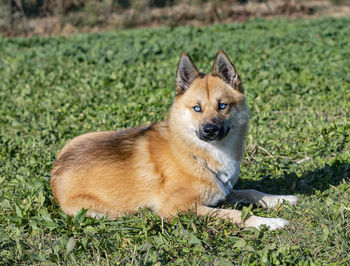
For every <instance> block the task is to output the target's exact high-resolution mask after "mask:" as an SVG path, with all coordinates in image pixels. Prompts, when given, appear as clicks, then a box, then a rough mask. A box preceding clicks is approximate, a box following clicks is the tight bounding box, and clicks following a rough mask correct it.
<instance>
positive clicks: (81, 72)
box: [0, 18, 350, 265]
mask: <svg viewBox="0 0 350 266" xmlns="http://www.w3.org/2000/svg"><path fill="white" fill-rule="evenodd" d="M349 23H350V18H339V19H333V18H322V19H317V20H271V21H265V20H251V21H249V22H248V23H245V24H232V25H214V26H210V27H201V28H189V27H178V28H159V29H142V30H131V31H119V32H111V33H107V34H91V35H75V36H71V37H67V38H65V37H51V38H41V37H34V38H30V39H22V38H17V39H5V38H1V37H0V53H1V64H0V80H1V82H0V102H1V104H0V186H1V189H0V262H1V263H2V264H47V263H50V262H51V263H55V264H67V263H68V264H148V265H149V264H156V263H157V264H158V265H159V264H165V263H174V264H203V263H204V264H217V265H226V264H230V263H233V264H258V265H271V264H306V265H318V264H331V263H334V264H343V265H346V264H349V263H350V260H349V257H348V254H349V253H350V244H349V243H350V203H349V202H350V201H349V197H350V195H349V194H350V185H349V177H350V175H349V171H350V134H349V132H350V112H349V110H350V85H349V84H350V75H349V72H350V61H349V58H350V45H349V44H350V28H349V27H348V25H349ZM219 49H224V50H225V51H226V53H227V54H228V55H229V56H230V58H231V59H232V61H233V62H234V63H235V65H236V67H237V69H238V71H239V72H240V74H241V76H242V79H243V81H244V84H245V89H246V92H247V97H248V100H249V108H250V110H251V112H250V130H249V135H248V138H247V144H246V153H245V159H244V161H243V163H242V170H241V180H240V182H239V184H238V186H237V187H238V188H248V187H249V188H255V189H259V190H262V191H264V192H271V193H276V194H284V193H288V194H294V195H298V196H299V197H300V199H301V200H300V204H299V205H298V206H296V207H291V206H288V205H287V206H284V207H280V208H276V209H274V210H263V209H261V208H254V209H253V212H254V213H255V214H257V215H261V216H267V217H277V216H279V217H283V218H285V219H288V220H290V221H291V226H289V227H288V228H287V229H285V230H281V231H274V232H270V231H267V230H266V228H264V229H262V230H261V231H257V230H255V229H251V228H247V229H243V228H240V227H239V226H237V225H234V224H232V223H230V222H227V221H221V220H216V219H212V218H208V217H204V218H196V217H195V216H194V215H193V214H181V215H179V217H176V218H174V219H173V221H172V222H165V221H162V220H161V219H160V218H159V217H156V216H154V215H153V214H152V213H150V212H149V211H148V210H141V211H140V212H139V213H138V214H135V215H130V216H125V217H123V218H121V219H119V220H117V221H107V220H95V219H91V218H86V217H85V212H84V211H81V213H79V214H78V215H77V216H76V217H67V216H66V215H65V214H64V213H63V212H62V211H61V210H60V208H59V206H58V205H57V203H56V202H55V201H54V198H53V196H52V194H51V190H50V187H49V178H50V170H51V168H52V164H53V161H54V159H55V156H56V154H57V152H58V151H59V149H60V148H61V147H62V146H63V145H64V143H65V142H67V141H68V140H69V139H71V138H73V137H74V136H77V135H80V134H82V133H85V132H89V131H97V130H107V129H121V128H127V127H134V126H136V125H140V124H149V123H153V122H155V121H158V120H161V119H165V118H166V116H167V109H168V106H169V104H170V103H171V101H172V97H173V95H174V77H175V71H176V66H177V62H178V59H179V56H180V54H181V53H182V52H183V51H187V52H189V54H190V55H191V56H192V58H193V59H194V61H195V62H196V64H197V66H198V67H199V68H200V69H202V70H203V71H204V72H210V71H211V67H212V64H213V60H214V56H215V54H216V52H217V51H218V50H219ZM237 208H245V206H240V205H239V206H237Z"/></svg>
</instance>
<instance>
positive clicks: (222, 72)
mask: <svg viewBox="0 0 350 266" xmlns="http://www.w3.org/2000/svg"><path fill="white" fill-rule="evenodd" d="M213 75H214V76H218V77H220V78H221V79H223V80H224V81H225V82H226V83H228V84H230V85H231V86H232V87H233V88H234V89H236V90H238V91H240V92H242V93H243V91H244V90H243V86H242V82H241V79H240V78H239V75H238V73H237V71H236V68H235V66H234V65H233V64H232V63H231V62H230V59H228V57H227V55H226V54H225V52H224V51H223V50H220V51H219V52H218V54H217V55H216V58H215V63H214V69H213Z"/></svg>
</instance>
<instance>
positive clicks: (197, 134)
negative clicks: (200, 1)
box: [51, 51, 298, 230]
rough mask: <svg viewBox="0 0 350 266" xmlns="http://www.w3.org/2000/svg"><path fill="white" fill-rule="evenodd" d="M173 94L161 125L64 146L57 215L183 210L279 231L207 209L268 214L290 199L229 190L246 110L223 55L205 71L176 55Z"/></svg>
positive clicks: (254, 219) (56, 179) (258, 220)
mask: <svg viewBox="0 0 350 266" xmlns="http://www.w3.org/2000/svg"><path fill="white" fill-rule="evenodd" d="M175 89H176V93H175V94H176V95H175V99H174V102H173V104H172V106H171V108H170V111H169V117H168V120H165V121H161V122H158V123H155V124H154V125H151V126H149V127H138V128H134V129H127V130H124V131H120V132H116V131H106V132H94V133H88V134H84V135H81V136H78V137H76V138H74V139H73V140H71V141H70V142H68V144H66V146H65V147H64V148H63V149H62V150H61V151H60V153H59V154H58V157H57V160H56V162H55V164H54V168H53V170H52V177H51V188H52V191H53V194H54V196H55V198H56V200H57V201H58V202H59V204H60V206H61V208H62V210H63V211H64V212H65V213H66V214H68V215H75V214H76V213H77V212H78V211H79V210H80V209H82V208H85V209H88V212H87V215H88V216H92V217H101V216H108V217H109V218H111V219H114V218H117V217H118V216H120V215H123V214H125V213H133V212H136V211H137V210H138V209H139V208H141V207H146V208H149V209H151V210H152V211H153V212H154V213H156V214H157V215H159V216H162V217H171V216H172V215H176V214H177V212H179V211H183V210H188V209H191V210H193V211H196V213H197V215H214V216H219V217H222V218H224V219H230V220H231V221H232V222H234V223H238V224H242V226H245V227H256V228H259V227H260V226H261V225H266V226H268V227H269V228H270V230H275V229H279V228H283V227H284V226H286V225H288V221H286V220H284V219H281V218H263V217H258V216H253V215H251V216H248V217H247V218H246V219H245V220H244V221H242V220H241V211H238V210H229V209H219V208H214V207H215V206H216V205H217V204H218V203H219V202H221V201H224V200H226V202H229V203H233V202H237V201H240V202H246V203H252V204H260V205H261V206H263V207H265V208H272V207H275V206H276V205H277V204H278V203H279V202H282V201H288V202H289V203H291V204H296V203H297V201H298V198H297V197H296V196H290V195H281V196H278V195H270V194H265V193H262V192H258V191H256V190H233V186H234V184H235V183H236V182H237V180H238V177H239V170H240V162H241V160H242V156H243V149H244V142H245V137H246V132H247V123H248V110H247V106H246V99H245V95H244V90H243V86H242V82H241V80H240V77H239V75H238V73H237V71H236V68H235V67H234V65H233V64H232V63H231V62H230V60H229V59H228V57H227V56H226V54H225V53H224V52H223V51H220V52H219V53H218V54H217V56H216V59H215V62H214V67H213V72H212V73H210V74H203V73H199V72H198V71H197V68H196V67H195V65H194V64H193V63H192V61H191V59H190V57H189V56H188V55H187V54H186V53H184V54H182V56H181V59H180V62H179V65H178V69H177V74H176V86H175Z"/></svg>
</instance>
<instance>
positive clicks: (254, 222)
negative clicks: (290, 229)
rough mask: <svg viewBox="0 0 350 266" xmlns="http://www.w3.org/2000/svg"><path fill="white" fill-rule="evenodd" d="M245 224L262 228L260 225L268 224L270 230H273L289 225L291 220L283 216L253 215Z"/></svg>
mask: <svg viewBox="0 0 350 266" xmlns="http://www.w3.org/2000/svg"><path fill="white" fill-rule="evenodd" d="M244 225H245V226H247V227H255V228H257V229H260V226H262V225H266V226H267V227H269V230H270V231H272V230H276V229H282V228H283V227H285V226H287V225H289V222H288V221H287V220H284V219H282V218H264V217H258V216H252V217H250V218H248V220H247V221H246V222H245V223H244Z"/></svg>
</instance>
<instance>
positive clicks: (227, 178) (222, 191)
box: [203, 143, 240, 206]
mask: <svg viewBox="0 0 350 266" xmlns="http://www.w3.org/2000/svg"><path fill="white" fill-rule="evenodd" d="M223 144H225V143H221V145H215V144H214V145H212V146H211V148H210V149H209V152H210V155H211V156H212V158H213V159H214V160H215V161H217V162H218V163H219V164H220V165H221V167H220V168H219V169H215V170H214V169H211V168H210V166H208V165H205V167H206V168H207V169H208V170H209V171H210V172H212V174H213V175H212V176H213V177H212V178H213V179H214V181H215V183H216V185H217V189H211V190H209V191H207V193H205V195H204V199H203V200H204V204H205V205H207V206H215V205H216V204H217V203H218V202H219V201H222V200H224V199H225V198H226V196H227V195H228V194H229V193H231V192H232V191H233V186H234V185H235V183H236V182H237V181H238V178H239V171H240V162H239V161H236V160H235V159H234V158H235V156H234V155H235V154H234V149H233V148H232V146H231V145H227V144H229V143H226V145H223Z"/></svg>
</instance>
